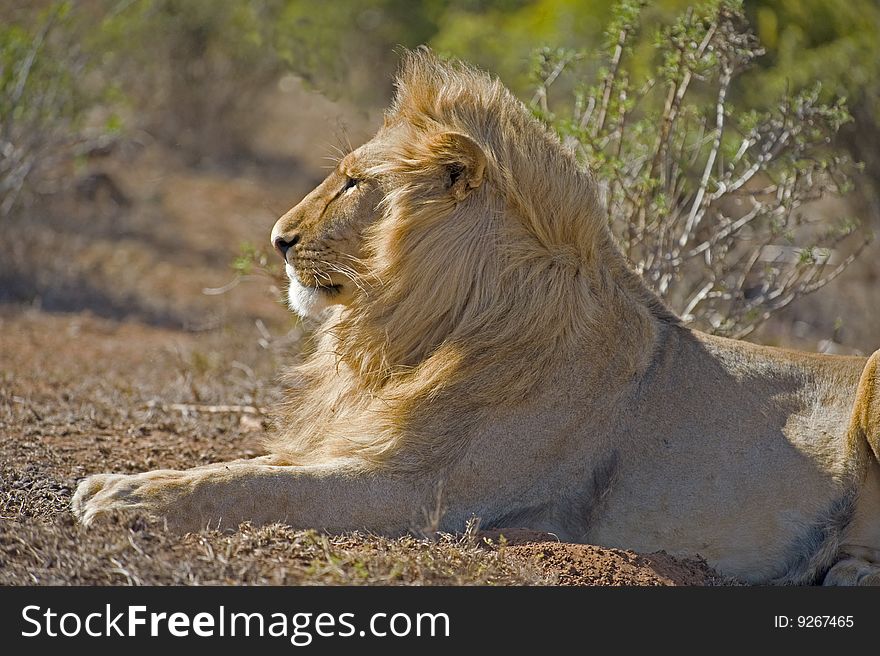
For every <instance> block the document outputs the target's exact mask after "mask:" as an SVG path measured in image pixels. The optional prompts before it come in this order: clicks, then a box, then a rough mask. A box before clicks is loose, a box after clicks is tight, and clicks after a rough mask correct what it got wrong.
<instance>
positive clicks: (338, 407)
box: [72, 49, 880, 584]
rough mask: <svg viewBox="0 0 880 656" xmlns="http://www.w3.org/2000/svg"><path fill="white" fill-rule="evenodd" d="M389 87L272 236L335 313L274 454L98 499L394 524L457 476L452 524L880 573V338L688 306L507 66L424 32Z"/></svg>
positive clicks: (450, 497)
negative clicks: (709, 328) (741, 331)
mask: <svg viewBox="0 0 880 656" xmlns="http://www.w3.org/2000/svg"><path fill="white" fill-rule="evenodd" d="M396 87H397V90H396V94H395V98H394V100H393V102H392V105H391V107H390V108H389V109H388V111H387V112H386V115H385V119H384V123H383V125H382V127H381V128H380V129H379V130H378V132H377V133H376V135H375V137H374V138H373V139H372V140H370V141H369V142H367V143H366V144H364V145H362V146H361V147H359V148H357V149H356V150H354V151H353V152H351V153H349V154H347V155H346V156H345V157H343V158H342V159H341V161H340V162H339V163H338V166H337V167H336V169H335V170H334V171H333V172H332V173H330V175H329V176H327V178H326V179H325V180H324V181H323V182H322V183H321V184H320V185H319V186H318V187H317V188H316V189H314V190H313V191H312V192H311V193H309V194H308V195H307V196H306V197H305V198H304V199H303V200H302V202H300V203H299V204H298V205H296V206H295V207H294V208H293V209H291V210H290V211H289V212H287V213H286V214H285V215H284V216H282V217H281V218H280V219H279V220H278V222H277V223H276V224H275V226H274V228H273V229H272V235H271V240H272V244H273V245H274V247H275V248H276V249H277V250H278V252H279V254H280V255H281V257H282V258H283V260H284V266H285V269H286V273H287V276H288V277H289V279H290V287H289V293H288V297H289V303H290V306H291V308H292V309H293V310H294V311H295V312H297V313H299V314H300V315H302V316H303V317H310V318H312V319H313V320H315V322H317V330H316V348H315V349H314V352H313V353H312V354H310V355H308V356H307V357H305V358H304V360H303V361H302V362H301V363H300V364H298V365H297V366H296V367H295V368H294V369H293V371H292V373H291V376H290V390H289V393H288V398H287V401H286V405H285V407H284V408H283V409H282V410H281V413H280V416H281V419H280V421H279V424H280V426H279V428H278V430H277V433H276V435H275V436H274V437H273V438H272V439H271V441H270V442H269V444H268V445H267V446H268V448H267V452H268V454H269V455H265V456H262V457H258V458H254V459H249V460H237V461H234V462H227V463H219V464H214V465H208V466H204V467H198V468H195V469H190V470H186V471H171V470H159V471H149V472H146V473H141V474H134V475H114V474H100V475H94V476H90V477H88V478H87V479H85V480H84V481H82V482H81V483H80V485H79V487H78V489H77V491H76V494H75V496H74V498H73V500H72V509H73V512H74V513H75V514H76V515H77V516H78V517H79V518H80V520H81V521H82V522H83V523H84V524H86V525H88V524H90V523H91V522H93V521H95V520H96V519H98V518H100V517H102V516H104V515H106V514H107V513H109V512H110V511H114V510H117V509H126V508H130V509H135V510H138V511H141V512H145V513H149V514H152V515H157V516H160V517H164V518H165V519H166V520H167V522H168V525H169V526H170V527H172V528H174V529H177V530H181V531H192V530H198V529H201V528H204V527H207V526H210V527H212V528H217V527H220V528H229V529H235V528H236V527H238V526H239V524H240V523H241V522H251V523H253V524H266V523H272V522H283V523H286V524H289V525H291V526H293V527H296V528H316V529H322V530H326V531H331V532H345V531H351V530H358V529H366V530H369V531H373V532H377V533H382V534H387V535H400V534H404V533H407V532H409V531H411V530H412V529H413V527H415V526H418V525H419V517H420V516H421V513H423V512H424V509H425V508H434V507H435V505H436V504H437V503H438V495H439V499H440V501H439V502H440V503H441V505H442V508H443V514H442V518H441V520H440V522H439V529H440V530H443V531H449V532H455V531H459V530H461V529H462V528H463V527H464V526H465V524H466V523H467V522H468V521H470V520H471V519H472V518H479V519H480V521H481V526H482V527H483V528H486V529H490V528H493V527H494V528H498V527H501V528H503V527H528V528H531V529H535V530H539V531H545V532H548V533H553V534H555V535H556V536H558V537H559V539H561V540H566V541H572V542H582V543H592V544H597V545H603V546H607V547H619V548H626V549H634V550H637V551H643V552H650V551H657V550H665V551H666V552H668V553H670V554H673V555H678V556H692V555H699V556H701V557H703V558H704V559H705V560H706V561H707V562H708V563H709V564H710V565H712V566H713V567H714V568H716V569H717V570H718V571H719V572H720V573H722V574H723V575H727V576H731V577H734V578H736V579H738V580H741V581H744V582H750V583H777V584H782V583H784V584H808V583H815V582H820V581H824V583H827V584H880V460H878V457H880V387H878V386H880V367H878V363H880V352H878V353H874V355H873V356H871V357H870V359H865V358H860V357H843V356H830V355H818V354H806V353H798V352H793V351H789V350H782V349H778V348H770V347H765V346H759V345H755V344H751V343H746V342H742V341H734V340H730V339H725V338H721V337H717V336H712V335H709V334H704V333H701V332H699V331H696V330H692V329H690V328H688V327H686V326H685V325H683V323H682V321H681V320H680V319H679V318H678V317H677V316H676V315H675V314H674V313H673V312H671V311H670V310H669V309H668V308H667V307H666V306H665V305H664V303H663V302H662V301H661V300H660V299H659V298H658V297H657V296H656V295H655V294H654V293H653V292H652V291H651V290H650V289H649V288H648V287H647V286H646V284H645V283H644V282H643V281H642V279H641V278H640V277H639V276H638V275H637V274H636V273H635V272H634V271H633V269H632V268H631V267H630V266H629V264H628V263H627V261H626V259H625V257H624V256H623V254H622V253H621V251H620V250H619V249H618V247H617V245H616V243H615V241H614V238H613V237H612V234H611V232H610V230H609V228H608V225H607V223H606V221H605V220H604V219H603V216H604V213H603V212H602V211H600V210H601V207H600V200H599V196H598V192H597V188H598V187H597V184H596V182H595V180H594V179H593V177H592V176H591V174H590V173H589V172H588V171H584V170H583V168H582V167H580V166H579V165H578V163H577V162H576V160H575V158H574V157H573V155H572V154H571V153H570V152H569V151H568V150H567V149H566V148H565V147H564V146H563V145H562V143H561V142H560V141H559V139H558V138H557V137H556V136H555V135H554V134H553V133H551V132H550V130H549V129H548V128H546V127H545V126H544V125H543V124H542V123H541V122H539V121H538V120H537V119H535V118H533V117H532V115H531V114H530V112H529V111H528V109H527V108H526V107H525V106H524V105H523V104H522V103H521V102H520V101H518V100H517V99H516V98H515V97H514V96H513V95H512V94H511V93H510V92H509V91H508V90H507V89H505V87H504V86H503V85H502V84H501V83H500V82H499V81H498V80H497V79H495V78H493V77H491V76H489V75H488V74H486V73H484V72H481V71H479V70H476V69H474V68H472V67H470V66H468V65H466V64H463V63H457V62H451V63H449V62H443V61H440V60H439V59H438V58H437V57H435V56H434V55H433V54H431V52H430V51H428V50H426V49H422V50H418V51H415V52H409V53H406V54H405V56H404V62H403V64H402V66H401V70H400V72H399V73H398V77H397V80H396Z"/></svg>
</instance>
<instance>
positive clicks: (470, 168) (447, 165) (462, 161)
mask: <svg viewBox="0 0 880 656" xmlns="http://www.w3.org/2000/svg"><path fill="white" fill-rule="evenodd" d="M429 152H430V153H431V155H432V156H433V157H434V158H436V161H437V162H438V163H439V164H441V165H442V166H443V169H444V175H445V184H446V187H447V189H449V193H450V194H452V196H453V197H454V198H455V199H456V200H464V199H465V198H466V197H467V195H468V194H469V193H471V191H473V190H474V189H476V188H477V187H479V186H480V185H481V184H482V183H483V176H484V174H485V172H486V155H485V153H484V152H483V149H482V148H480V147H479V146H478V145H477V142H475V141H474V140H473V139H471V138H470V137H468V136H467V135H464V134H461V133H460V132H442V133H440V134H438V135H435V136H434V137H433V138H432V139H431V144H430V147H429Z"/></svg>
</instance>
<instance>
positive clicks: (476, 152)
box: [272, 49, 673, 461]
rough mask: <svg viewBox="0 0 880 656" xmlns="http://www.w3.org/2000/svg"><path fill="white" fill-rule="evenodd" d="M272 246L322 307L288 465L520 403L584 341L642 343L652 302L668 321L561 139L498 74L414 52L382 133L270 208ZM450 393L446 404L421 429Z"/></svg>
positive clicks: (306, 310) (295, 286)
mask: <svg viewBox="0 0 880 656" xmlns="http://www.w3.org/2000/svg"><path fill="white" fill-rule="evenodd" d="M272 243H273V245H274V246H275V247H276V248H277V249H278V251H279V252H280V253H281V255H282V256H283V257H284V260H285V264H286V270H287V274H288V276H289V278H290V291H289V300H290V305H291V307H292V308H293V309H294V310H295V311H296V312H297V313H299V314H301V315H304V316H311V317H320V318H322V319H323V320H324V323H323V328H324V329H323V330H321V331H319V335H322V337H321V339H322V340H323V341H322V342H321V345H320V346H319V348H318V349H317V351H316V352H315V353H314V354H313V355H312V356H311V358H310V360H308V361H307V362H305V363H304V364H303V365H302V366H300V367H299V368H298V369H297V372H296V377H297V379H298V382H297V384H296V389H297V390H298V391H296V392H294V393H292V395H291V398H292V399H293V400H292V401H291V403H292V407H293V406H296V408H297V410H296V412H292V413H291V414H290V416H289V417H288V418H286V419H285V424H287V425H288V426H289V432H287V433H286V436H285V437H282V442H283V441H284V440H288V441H289V442H293V441H295V442H297V443H298V444H299V446H298V447H296V448H289V449H288V452H290V453H296V454H297V455H296V457H297V459H298V460H300V461H302V460H304V456H303V453H305V452H309V453H312V452H318V451H322V452H324V453H325V454H326V453H327V452H332V453H337V454H339V453H350V452H351V451H352V450H357V449H358V448H360V447H361V446H363V447H364V448H365V449H367V450H372V452H374V453H378V452H382V453H386V452H388V451H389V449H390V450H393V449H391V445H392V444H393V443H395V442H396V441H397V440H398V438H399V436H400V435H402V434H404V433H407V432H408V433H409V434H410V437H409V438H407V439H410V440H412V439H415V438H413V437H412V435H414V434H416V433H419V434H429V433H431V434H433V433H436V432H437V431H457V432H458V433H459V434H466V432H467V431H466V430H465V429H464V428H462V427H460V426H458V427H457V426H456V421H472V420H473V416H474V415H468V414H467V412H465V408H466V406H469V405H473V406H474V407H480V405H481V404H482V406H485V407H488V406H497V405H499V404H503V403H506V402H510V401H518V400H521V399H523V398H525V397H526V396H527V395H529V394H530V393H531V391H532V390H534V389H535V388H536V387H539V386H540V385H541V384H542V381H543V378H542V376H544V373H543V372H545V371H548V370H549V369H550V368H551V367H554V366H555V365H556V364H557V363H558V362H560V361H562V362H565V361H566V359H567V358H568V359H569V360H571V359H572V358H574V359H576V358H578V357H580V355H579V352H578V350H579V349H580V350H582V349H585V348H589V349H592V351H593V352H594V353H597V354H601V353H604V352H607V353H613V352H620V351H621V350H620V349H619V348H615V349H611V348H609V345H610V344H611V343H612V341H614V340H616V342H617V344H618V345H619V344H620V343H621V340H631V339H638V340H642V341H645V340H648V341H650V339H651V338H650V336H649V335H648V333H649V332H650V330H652V329H651V328H650V325H651V320H650V318H649V317H650V315H652V314H653V315H654V316H661V315H662V316H665V317H667V318H669V319H673V318H672V316H671V315H670V314H669V313H668V311H667V310H666V309H665V308H664V307H663V305H662V303H661V302H660V301H659V300H658V299H657V298H656V297H655V296H654V295H653V294H652V293H651V292H650V291H648V290H647V288H646V287H645V286H644V285H643V283H642V282H641V280H640V279H639V278H638V276H637V275H635V274H634V273H633V272H632V271H631V270H630V269H629V267H628V265H627V263H626V261H625V259H624V258H623V256H622V255H621V253H620V251H619V250H618V249H617V247H616V245H615V244H614V241H613V238H612V236H611V233H610V231H609V229H608V226H607V223H606V220H605V217H604V213H603V212H602V211H600V207H599V203H598V193H597V187H596V185H595V183H594V181H593V179H592V177H591V175H590V173H589V172H587V171H584V170H583V169H582V168H581V167H580V166H579V165H578V163H577V162H576V160H575V158H574V156H573V155H572V154H571V152H569V151H568V150H567V149H566V148H565V147H564V146H563V144H562V143H561V142H560V141H559V138H558V137H557V136H556V135H555V134H553V133H552V132H550V131H549V130H548V129H547V128H546V127H545V126H544V125H543V124H542V123H541V122H540V121H538V120H537V119H536V118H534V117H533V116H532V115H531V113H530V112H529V110H528V109H527V108H526V107H525V106H524V105H523V104H522V103H521V102H520V101H519V100H517V99H516V98H515V97H514V96H513V95H512V94H511V93H510V92H509V91H507V89H505V88H504V86H503V85H502V84H501V83H500V82H499V81H498V80H496V79H493V78H492V77H490V76H489V75H487V74H486V73H483V72H481V71H478V70H476V69H473V68H471V67H469V66H466V65H464V64H459V63H446V62H442V61H440V60H439V59H437V58H436V57H435V56H433V55H432V54H431V53H430V52H428V51H427V50H424V49H420V50H417V51H416V52H412V53H408V54H407V55H406V56H405V58H404V63H403V66H402V68H401V72H400V74H399V75H398V78H397V94H396V97H395V99H394V102H393V103H392V105H391V107H390V109H389V110H388V111H387V112H386V115H385V120H384V124H383V126H382V127H381V128H380V129H379V131H378V133H377V134H376V136H375V137H374V138H373V139H372V140H370V141H369V142H368V143H366V144H364V145H363V146H361V147H360V148H358V149H356V150H354V151H353V152H351V153H349V154H348V155H346V156H345V157H344V158H343V159H342V160H341V161H340V162H339V165H338V166H337V167H336V170H334V171H333V172H332V173H331V174H330V175H329V176H328V177H327V179H326V180H324V182H322V183H321V185H320V186H318V187H317V189H315V190H314V191H313V192H312V193H310V194H309V195H308V196H307V197H306V198H305V199H304V200H303V201H302V202H301V203H300V204H299V205H297V206H296V207H294V208H293V209H291V210H290V211H289V212H288V213H287V214H285V215H284V216H283V217H282V218H281V219H279V220H278V222H277V223H276V224H275V227H274V229H273V231H272ZM331 306H335V310H334V311H327V312H324V310H325V309H327V308H330V307H331ZM607 312H612V313H616V314H617V315H618V316H622V317H624V318H623V321H625V322H626V324H627V325H629V326H631V333H630V334H627V335H619V334H604V333H603V331H605V332H608V331H607V330H606V329H605V328H604V326H606V325H619V322H618V323H609V322H604V321H602V320H601V317H602V314H603V313H607ZM624 315H625V316H624ZM626 366H628V365H626ZM334 373H335V375H334ZM304 394H305V395H307V397H308V398H305V397H303V395H304ZM444 395H448V396H449V400H450V403H449V404H448V405H449V407H454V408H456V410H457V411H458V417H457V418H456V419H455V420H450V419H448V418H447V419H444V420H443V422H440V423H442V428H438V427H436V426H431V427H428V425H427V424H426V423H425V422H426V421H430V420H429V419H428V418H429V417H430V416H431V412H433V411H434V410H436V409H437V408H440V407H442V404H443V401H440V399H441V398H442V397H443V396H444ZM304 408H305V409H306V410H305V411H304V410H303V409H304ZM432 409H433V410H432ZM367 434H369V435H372V436H373V437H372V438H371V439H373V440H377V442H373V443H371V444H369V445H363V444H362V440H363V439H364V438H363V436H364V435H367ZM303 435H308V437H305V438H304V437H302V436H303ZM334 445H335V446H334ZM359 445H360V446H359ZM273 448H275V449H276V451H278V450H280V449H283V445H282V443H281V442H278V443H276V444H275V445H274V446H273ZM431 448H433V447H431Z"/></svg>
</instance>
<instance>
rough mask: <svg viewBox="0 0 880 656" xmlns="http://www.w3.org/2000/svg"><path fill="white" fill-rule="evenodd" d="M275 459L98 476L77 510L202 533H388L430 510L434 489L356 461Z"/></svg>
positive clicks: (84, 515) (82, 515) (83, 490)
mask: <svg viewBox="0 0 880 656" xmlns="http://www.w3.org/2000/svg"><path fill="white" fill-rule="evenodd" d="M270 463H271V459H267V458H257V459H254V460H245V461H236V462H230V463H218V464H215V465H210V466H207V467H199V468H197V469H189V470H184V471H175V470H157V471H150V472H145V473H142V474H132V475H120V474H98V475H95V476H90V477H89V478H87V479H85V480H84V481H82V482H81V483H80V484H79V486H78V488H77V490H76V494H74V497H73V500H72V502H71V507H72V510H73V512H74V514H75V515H76V516H77V517H78V518H79V519H80V520H81V521H82V522H83V523H84V524H86V525H88V524H90V523H92V522H93V521H95V520H96V519H99V518H100V517H101V516H102V515H105V514H107V513H109V512H112V511H114V510H126V509H130V510H137V511H140V512H143V513H145V514H149V515H154V516H158V517H162V518H164V519H166V520H167V522H168V526H169V528H171V529H173V530H177V531H194V530H199V529H203V528H206V527H210V528H236V527H237V526H238V525H239V524H240V523H242V522H251V523H253V524H256V525H260V524H268V523H273V522H281V523H286V524H289V525H291V526H294V527H296V528H318V529H327V530H330V531H347V530H356V529H369V530H371V531H376V532H380V533H386V534H397V533H403V532H406V531H407V530H409V529H410V528H412V526H413V525H414V520H416V519H417V518H418V517H419V516H420V513H421V512H422V511H423V509H425V508H427V507H428V506H429V505H430V495H431V489H432V483H431V482H430V481H427V482H426V481H413V480H408V479H406V478H403V477H398V476H391V475H386V474H382V473H381V472H374V471H368V470H366V469H365V468H363V467H362V466H356V465H353V464H351V463H348V462H339V463H336V464H328V465H319V466H309V467H291V466H281V465H273V464H270Z"/></svg>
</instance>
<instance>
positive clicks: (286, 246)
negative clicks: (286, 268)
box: [272, 234, 299, 262]
mask: <svg viewBox="0 0 880 656" xmlns="http://www.w3.org/2000/svg"><path fill="white" fill-rule="evenodd" d="M272 243H273V244H274V246H275V250H276V251H278V252H279V253H280V254H281V257H283V258H284V261H285V262H286V261H287V251H289V250H290V249H291V248H292V247H293V246H296V245H297V244H298V243H299V235H296V234H295V235H292V236H291V237H290V239H285V238H284V237H282V236H280V235H279V236H278V237H275V241H274V242H272Z"/></svg>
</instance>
